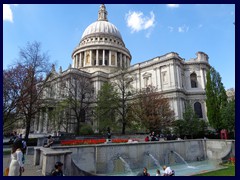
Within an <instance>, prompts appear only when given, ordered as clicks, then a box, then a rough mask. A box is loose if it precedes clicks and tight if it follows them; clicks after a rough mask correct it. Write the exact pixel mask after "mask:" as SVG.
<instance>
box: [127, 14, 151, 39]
mask: <svg viewBox="0 0 240 180" xmlns="http://www.w3.org/2000/svg"><path fill="white" fill-rule="evenodd" d="M126 21H127V26H128V27H130V29H131V32H132V33H134V32H138V31H141V30H147V29H149V28H152V27H154V22H155V15H154V13H153V12H152V11H151V12H150V17H148V16H144V14H143V13H142V12H136V11H133V12H132V11H129V12H128V13H127V14H126ZM149 35H150V34H149ZM149 35H147V36H149Z"/></svg>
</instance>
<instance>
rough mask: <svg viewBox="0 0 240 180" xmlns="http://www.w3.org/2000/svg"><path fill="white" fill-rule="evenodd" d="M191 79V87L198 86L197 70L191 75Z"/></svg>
mask: <svg viewBox="0 0 240 180" xmlns="http://www.w3.org/2000/svg"><path fill="white" fill-rule="evenodd" d="M190 80H191V87H192V88H196V87H197V75H196V73H195V72H194V73H192V74H191V75H190Z"/></svg>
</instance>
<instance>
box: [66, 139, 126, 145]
mask: <svg viewBox="0 0 240 180" xmlns="http://www.w3.org/2000/svg"><path fill="white" fill-rule="evenodd" d="M105 142H106V139H74V140H62V141H61V145H62V146H71V145H87V144H103V143H105ZM127 142H128V140H127V139H112V143H127Z"/></svg>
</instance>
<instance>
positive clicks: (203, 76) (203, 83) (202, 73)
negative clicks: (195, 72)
mask: <svg viewBox="0 0 240 180" xmlns="http://www.w3.org/2000/svg"><path fill="white" fill-rule="evenodd" d="M200 71H201V76H202V78H201V79H202V89H205V74H204V69H203V68H200Z"/></svg>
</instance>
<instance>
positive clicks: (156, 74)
mask: <svg viewBox="0 0 240 180" xmlns="http://www.w3.org/2000/svg"><path fill="white" fill-rule="evenodd" d="M154 71H155V79H156V87H157V89H158V68H154Z"/></svg>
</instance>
